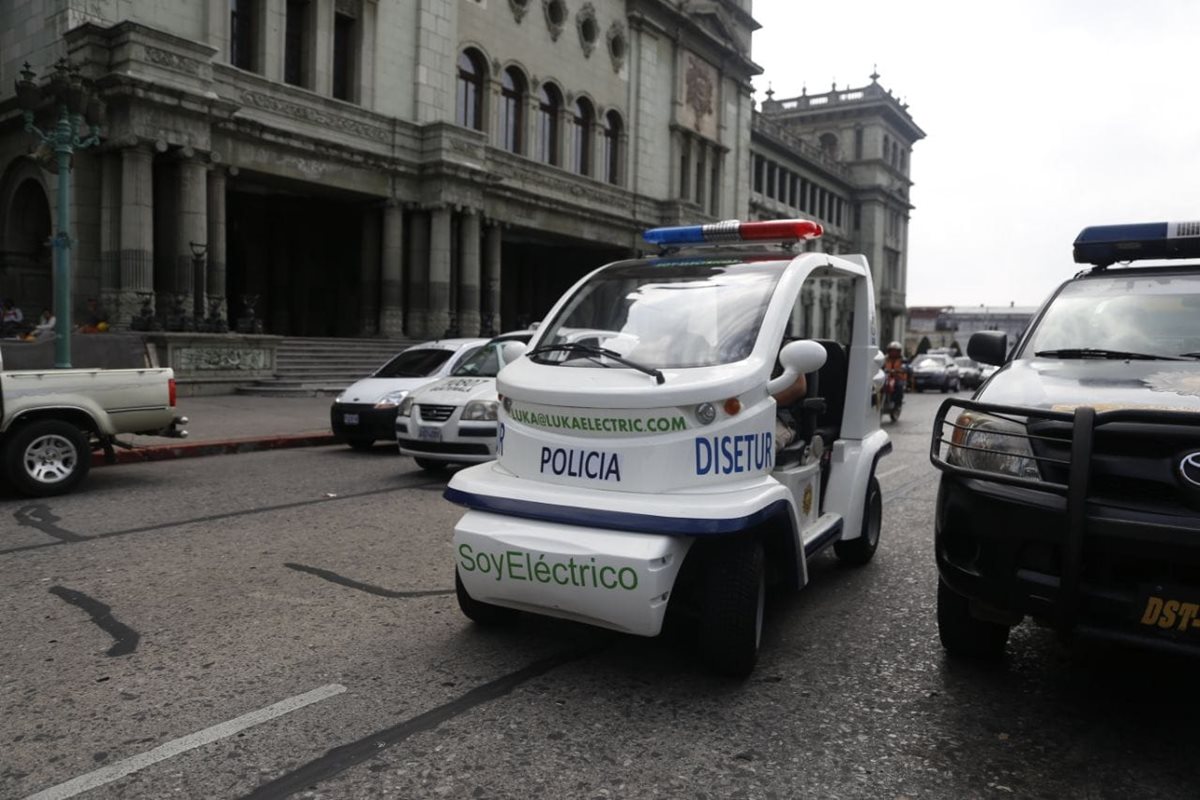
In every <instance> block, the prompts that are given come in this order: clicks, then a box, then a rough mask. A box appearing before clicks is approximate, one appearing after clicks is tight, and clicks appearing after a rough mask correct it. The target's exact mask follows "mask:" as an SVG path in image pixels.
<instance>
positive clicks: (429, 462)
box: [413, 456, 446, 473]
mask: <svg viewBox="0 0 1200 800" xmlns="http://www.w3.org/2000/svg"><path fill="white" fill-rule="evenodd" d="M413 461H416V462H417V466H418V467H420V468H421V469H423V470H425V471H426V472H433V473H437V472H441V471H442V470H444V469H445V468H446V462H444V461H435V460H433V459H432V458H421V457H420V456H416V457H414V458H413Z"/></svg>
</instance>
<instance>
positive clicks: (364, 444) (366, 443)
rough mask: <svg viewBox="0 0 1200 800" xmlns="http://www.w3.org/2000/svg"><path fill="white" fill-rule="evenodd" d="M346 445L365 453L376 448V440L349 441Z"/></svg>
mask: <svg viewBox="0 0 1200 800" xmlns="http://www.w3.org/2000/svg"><path fill="white" fill-rule="evenodd" d="M346 444H348V445H350V447H351V449H353V450H358V451H360V452H361V451H363V450H370V449H371V448H372V447H374V446H375V440H374V439H347V440H346Z"/></svg>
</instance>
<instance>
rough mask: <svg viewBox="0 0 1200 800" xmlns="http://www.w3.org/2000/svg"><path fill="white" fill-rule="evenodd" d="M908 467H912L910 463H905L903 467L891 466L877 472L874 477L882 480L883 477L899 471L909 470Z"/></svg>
mask: <svg viewBox="0 0 1200 800" xmlns="http://www.w3.org/2000/svg"><path fill="white" fill-rule="evenodd" d="M910 469H912V465H909V464H906V465H905V466H903V467H892V468H891V469H889V470H887V471H886V472H881V473H879V474H878V475H876V476H875V477H876V478H878V479H879V480H883V479H884V478H886V477H887V476H889V475H897V474H899V473H901V472H904V471H905V470H910Z"/></svg>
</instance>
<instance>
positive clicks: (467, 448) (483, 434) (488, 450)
mask: <svg viewBox="0 0 1200 800" xmlns="http://www.w3.org/2000/svg"><path fill="white" fill-rule="evenodd" d="M461 414H462V408H458V409H456V410H455V411H454V413H453V415H452V416H451V417H450V418H449V419H447V420H446V421H444V422H431V421H426V420H423V419H420V418H418V417H397V418H396V423H395V431H394V435H395V437H396V442H397V443H398V444H399V445H400V454H401V455H406V456H414V457H417V458H428V459H430V460H434V461H444V462H446V463H450V464H482V463H483V462H485V461H493V460H495V458H496V423H495V422H490V421H489V422H485V421H475V420H467V421H461V420H460V419H459V416H460V415H461Z"/></svg>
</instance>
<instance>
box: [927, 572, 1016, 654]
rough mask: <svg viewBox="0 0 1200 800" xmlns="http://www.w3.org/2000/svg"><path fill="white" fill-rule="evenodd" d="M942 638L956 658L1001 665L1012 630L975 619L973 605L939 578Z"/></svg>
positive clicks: (939, 625)
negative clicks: (998, 662)
mask: <svg viewBox="0 0 1200 800" xmlns="http://www.w3.org/2000/svg"><path fill="white" fill-rule="evenodd" d="M937 621H938V637H939V638H940V639H941V640H942V647H944V648H945V649H946V652H947V653H949V654H950V655H952V656H957V657H959V658H971V659H976V660H979V661H999V660H1000V659H1001V658H1003V657H1004V648H1005V646H1006V645H1007V644H1008V632H1009V630H1010V628H1009V627H1008V626H1007V625H1003V624H1001V623H999V622H989V621H987V620H982V619H976V618H975V617H973V616H971V601H969V600H968V599H967V598H965V597H963V596H962V595H961V594H959V593H958V592H956V591H954V590H953V589H951V588H950V587H949V586H947V585H946V582H945V581H943V580H942V579H941V578H938V591H937Z"/></svg>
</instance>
